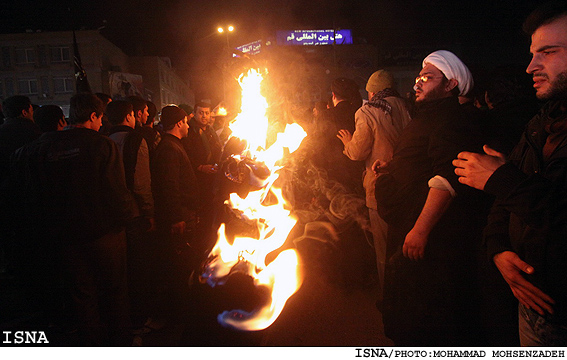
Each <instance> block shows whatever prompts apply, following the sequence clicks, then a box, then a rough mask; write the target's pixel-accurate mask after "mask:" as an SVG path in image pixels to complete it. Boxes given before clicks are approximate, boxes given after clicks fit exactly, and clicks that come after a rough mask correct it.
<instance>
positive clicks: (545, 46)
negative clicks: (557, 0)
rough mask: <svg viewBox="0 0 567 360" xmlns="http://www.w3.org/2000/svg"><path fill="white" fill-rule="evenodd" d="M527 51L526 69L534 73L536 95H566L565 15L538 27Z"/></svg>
mask: <svg viewBox="0 0 567 360" xmlns="http://www.w3.org/2000/svg"><path fill="white" fill-rule="evenodd" d="M530 52H531V53H532V61H531V62H530V64H529V65H528V68H527V69H526V72H527V73H528V74H531V75H532V77H533V80H534V88H535V89H536V96H537V97H538V99H541V100H546V99H552V98H565V97H567V16H563V17H561V18H559V19H557V20H555V21H553V22H551V23H550V24H547V25H542V26H540V27H539V28H537V30H536V31H535V32H534V33H533V34H532V44H531V46H530Z"/></svg>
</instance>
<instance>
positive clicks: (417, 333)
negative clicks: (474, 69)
mask: <svg viewBox="0 0 567 360" xmlns="http://www.w3.org/2000/svg"><path fill="white" fill-rule="evenodd" d="M472 85H473V80H472V75H471V73H470V71H469V70H468V68H467V66H466V65H465V64H464V63H463V62H462V61H461V60H460V59H459V58H458V57H457V56H456V55H454V54H453V53H451V52H449V51H446V50H438V51H435V52H433V53H431V54H429V55H428V56H427V57H426V58H425V59H424V60H423V68H422V70H421V71H420V73H419V76H418V77H417V78H416V84H415V86H414V90H415V93H416V108H415V112H414V115H413V116H412V121H411V122H410V123H409V124H408V125H407V126H406V127H405V128H404V130H403V132H402V134H401V136H400V138H399V140H398V143H397V145H396V147H395V149H394V155H393V158H392V160H391V161H390V162H389V163H384V162H382V160H381V159H379V160H377V161H376V162H375V164H374V165H373V168H375V169H376V171H377V172H384V174H382V175H381V176H379V177H378V179H377V180H376V185H375V189H376V193H375V195H376V201H377V208H378V212H379V214H380V216H381V217H382V218H383V219H384V220H385V221H386V222H387V223H388V239H387V249H386V259H387V260H386V261H387V263H386V276H385V284H384V311H383V317H384V326H385V330H386V335H387V336H388V337H390V338H391V339H392V340H393V341H394V342H395V344H396V345H400V346H408V345H411V346H417V345H428V346H441V345H443V346H458V345H473V344H478V342H479V341H480V339H477V337H478V336H480V333H479V329H478V324H476V321H477V316H476V313H475V312H476V306H478V303H477V301H475V298H476V297H477V296H478V293H477V290H476V266H477V265H476V258H477V254H476V253H477V251H478V250H477V247H478V246H477V243H479V242H480V234H481V231H482V226H483V225H484V222H483V221H484V220H483V216H482V212H483V211H487V210H485V209H487V208H488V204H489V202H488V199H485V198H483V197H482V196H479V194H480V195H482V193H481V192H478V191H476V192H475V191H471V189H470V188H467V187H466V186H463V185H462V184H460V183H459V182H458V181H457V177H456V176H455V174H454V173H453V168H452V166H451V161H452V159H453V158H454V156H455V154H458V153H459V152H460V151H462V150H464V149H479V148H481V146H482V143H483V139H482V137H481V135H480V134H481V133H482V132H481V129H480V124H479V123H478V122H476V121H474V118H473V117H472V116H471V115H470V113H468V112H466V111H465V110H464V109H463V107H462V106H461V105H460V104H459V101H458V96H459V95H463V94H466V93H467V92H468V91H469V90H470V89H471V88H472ZM479 215H480V218H479ZM477 218H478V219H479V220H478V221H475V219H477ZM471 219H472V220H471Z"/></svg>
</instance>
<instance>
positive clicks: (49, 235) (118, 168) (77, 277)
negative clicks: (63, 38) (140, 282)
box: [10, 93, 132, 346]
mask: <svg viewBox="0 0 567 360" xmlns="http://www.w3.org/2000/svg"><path fill="white" fill-rule="evenodd" d="M103 109H104V104H103V103H102V101H100V99H99V98H98V97H96V96H95V95H93V94H85V93H83V94H78V95H75V96H73V97H72V98H71V106H70V117H69V123H70V124H71V125H70V127H69V128H68V129H66V130H64V131H52V132H47V133H45V134H43V135H42V136H41V137H40V138H39V139H37V140H36V141H34V142H32V143H30V144H28V145H26V146H25V147H22V148H20V149H19V150H18V152H17V153H16V154H15V156H14V158H13V169H14V172H13V173H12V174H11V178H10V184H11V186H10V188H11V189H12V190H13V200H14V201H13V202H12V206H13V209H14V214H16V218H17V219H18V221H17V227H18V229H19V231H20V232H21V233H24V234H25V237H27V238H28V239H30V240H31V241H32V243H31V244H30V245H32V246H38V245H42V246H45V247H48V248H49V247H51V248H53V249H54V251H55V253H56V254H57V255H58V258H59V259H60V260H58V259H57V257H56V258H54V260H53V261H56V262H59V263H60V264H61V265H62V266H63V268H64V271H65V273H66V275H67V277H68V279H69V280H68V281H69V283H70V284H71V294H72V298H73V303H74V305H75V308H76V316H77V319H78V325H79V332H80V335H81V340H82V343H81V344H82V345H87V346H128V345H131V344H132V336H131V334H130V331H131V329H130V314H129V306H128V289H127V276H126V237H125V232H124V226H125V224H126V223H127V222H128V221H130V220H131V215H132V208H131V205H132V204H131V200H132V198H131V195H130V192H129V191H128V188H127V187H126V181H125V177H124V166H123V164H122V161H121V159H120V154H119V151H118V147H117V146H116V144H115V143H114V142H113V141H112V140H110V139H108V138H107V137H106V136H103V135H102V134H100V133H99V132H98V130H99V129H100V127H101V125H102V115H103Z"/></svg>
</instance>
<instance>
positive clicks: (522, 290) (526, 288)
mask: <svg viewBox="0 0 567 360" xmlns="http://www.w3.org/2000/svg"><path fill="white" fill-rule="evenodd" d="M493 260H494V264H496V267H498V270H500V273H501V274H502V277H504V280H506V282H507V283H508V285H509V286H510V289H512V292H513V293H514V296H515V297H516V298H517V299H518V300H519V301H520V303H522V304H523V305H524V306H526V307H528V308H530V309H532V310H534V311H536V312H537V313H538V314H540V315H544V312H548V313H550V314H553V308H552V306H551V305H553V304H555V301H553V299H552V298H550V297H549V296H548V295H547V294H545V293H544V292H543V291H541V290H540V289H538V288H537V287H535V286H534V285H533V284H532V283H530V282H529V281H527V280H526V279H524V277H523V276H522V272H524V273H526V274H533V272H534V268H533V267H531V266H530V265H529V264H527V263H526V262H524V261H522V259H520V257H519V256H518V255H517V254H516V253H515V252H512V251H504V252H501V253H499V254H496V255H494V258H493Z"/></svg>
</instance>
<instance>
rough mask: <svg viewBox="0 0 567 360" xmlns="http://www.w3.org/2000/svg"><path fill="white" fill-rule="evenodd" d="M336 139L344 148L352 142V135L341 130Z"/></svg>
mask: <svg viewBox="0 0 567 360" xmlns="http://www.w3.org/2000/svg"><path fill="white" fill-rule="evenodd" d="M337 137H338V138H339V139H340V140H341V141H342V142H343V145H344V146H346V144H348V143H349V142H350V141H351V140H352V134H351V133H350V131H348V130H345V129H342V130H339V133H338V134H337Z"/></svg>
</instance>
